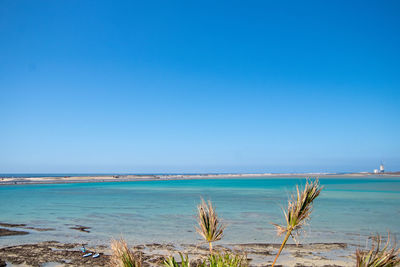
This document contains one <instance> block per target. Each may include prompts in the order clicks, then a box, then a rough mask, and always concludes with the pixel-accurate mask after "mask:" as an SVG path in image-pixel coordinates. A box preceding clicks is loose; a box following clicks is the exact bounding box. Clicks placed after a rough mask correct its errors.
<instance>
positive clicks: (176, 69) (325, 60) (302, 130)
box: [0, 0, 400, 173]
mask: <svg viewBox="0 0 400 267" xmlns="http://www.w3.org/2000/svg"><path fill="white" fill-rule="evenodd" d="M399 14H400V2H399V1H380V0H379V1H378V0H377V1H293V2H292V1H219V2H218V3H216V1H179V2H178V1H101V0H96V1H82V0H79V1H75V0H65V1H61V0H60V1H40V0H36V1H31V0H29V1H15V0H2V1H0V173H5V172H75V173H76V172H134V173H138V172H147V173H148V172H151V173H154V172H260V171H262V172H264V171H266V172H269V171H271V172H282V171H303V172H305V171H364V170H365V171H367V170H368V171H370V170H372V169H373V168H376V167H377V165H378V164H379V163H380V161H381V160H383V161H384V163H385V164H386V167H387V169H389V170H400V15H399Z"/></svg>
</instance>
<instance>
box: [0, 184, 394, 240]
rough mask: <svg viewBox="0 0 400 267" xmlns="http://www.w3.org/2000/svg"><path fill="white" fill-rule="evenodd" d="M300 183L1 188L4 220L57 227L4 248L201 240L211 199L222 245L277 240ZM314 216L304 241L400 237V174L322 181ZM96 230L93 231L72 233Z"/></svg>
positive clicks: (33, 233) (0, 212)
mask: <svg viewBox="0 0 400 267" xmlns="http://www.w3.org/2000/svg"><path fill="white" fill-rule="evenodd" d="M304 181H305V180H304V179H300V178H256V179H254V178H243V179H242V178H241V179H210V180H181V181H139V182H116V183H79V184H51V185H7V186H0V203H1V205H0V222H6V223H25V224H27V225H28V226H33V227H41V228H55V229H56V230H54V231H47V232H37V231H35V230H28V231H29V232H31V234H30V235H25V236H10V237H0V246H5V245H14V244H21V243H27V242H37V241H47V240H56V241H60V242H79V243H89V244H93V245H98V244H109V240H110V239H111V238H113V237H114V238H118V237H119V236H120V235H123V236H124V237H125V238H126V239H127V240H128V241H129V242H130V243H152V242H157V243H169V242H171V243H176V244H178V243H197V242H199V241H200V239H199V238H198V236H197V234H196V231H195V228H194V225H195V213H196V205H197V204H198V203H199V200H200V197H203V198H205V199H211V200H212V201H213V203H214V204H215V205H216V207H217V211H218V214H219V215H220V216H221V217H222V218H223V220H224V222H225V223H226V224H227V225H228V227H227V229H226V231H225V236H224V239H223V242H222V243H275V242H276V243H278V242H279V241H280V240H281V238H278V237H276V236H275V230H274V227H273V226H272V225H271V224H270V222H275V223H282V222H283V214H282V209H281V208H282V207H284V206H286V203H287V198H288V195H289V193H290V191H291V190H293V189H294V187H295V185H296V184H298V183H304ZM320 181H321V184H322V185H324V186H325V189H324V190H323V192H322V194H321V196H320V197H319V198H318V199H317V200H316V202H315V205H314V212H313V214H312V219H311V220H310V223H309V225H308V226H307V227H305V228H304V230H305V233H303V235H302V236H301V238H300V241H301V242H347V243H353V244H364V243H365V240H366V237H367V236H368V235H370V234H375V233H377V232H379V233H383V234H385V233H387V231H390V232H391V233H393V234H395V235H397V239H399V237H400V223H399V221H400V177H395V178H362V179H361V178H323V179H321V180H320ZM75 225H83V226H88V227H91V232H90V233H82V232H78V231H76V230H72V229H69V227H71V226H75Z"/></svg>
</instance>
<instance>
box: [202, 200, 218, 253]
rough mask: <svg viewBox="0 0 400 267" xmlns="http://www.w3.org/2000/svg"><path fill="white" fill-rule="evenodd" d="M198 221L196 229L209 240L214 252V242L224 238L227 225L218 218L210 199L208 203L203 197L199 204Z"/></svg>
mask: <svg viewBox="0 0 400 267" xmlns="http://www.w3.org/2000/svg"><path fill="white" fill-rule="evenodd" d="M197 222H198V225H199V227H196V231H197V232H198V233H199V234H200V235H201V236H202V237H203V238H204V240H205V241H206V242H208V245H209V248H210V253H211V254H212V242H215V241H218V240H220V239H221V238H222V236H223V233H224V229H225V226H224V225H223V224H222V223H221V222H220V220H219V219H218V216H217V213H216V212H215V208H214V207H213V205H212V203H211V201H210V200H209V201H208V203H206V202H205V201H204V199H201V203H200V204H199V205H198V206H197Z"/></svg>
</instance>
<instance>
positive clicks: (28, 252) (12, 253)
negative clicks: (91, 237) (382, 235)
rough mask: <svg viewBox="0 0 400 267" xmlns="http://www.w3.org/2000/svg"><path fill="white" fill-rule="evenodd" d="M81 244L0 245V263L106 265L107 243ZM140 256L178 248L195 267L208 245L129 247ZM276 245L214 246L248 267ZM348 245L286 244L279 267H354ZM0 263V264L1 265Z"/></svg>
mask: <svg viewBox="0 0 400 267" xmlns="http://www.w3.org/2000/svg"><path fill="white" fill-rule="evenodd" d="M81 246H82V244H78V243H69V244H64V243H60V242H57V241H45V242H39V243H34V244H24V245H17V246H8V247H3V248H0V262H1V260H2V261H4V262H5V263H8V264H12V265H17V266H33V267H40V266H70V267H75V266H76V267H77V266H109V261H110V253H111V252H110V249H109V247H107V246H97V247H86V249H87V252H92V253H99V254H100V257H98V258H93V257H91V256H89V257H83V254H84V253H82V252H81V251H80V248H81ZM132 248H133V249H134V250H136V251H138V253H141V254H142V255H143V259H144V264H143V266H162V265H163V261H164V259H165V258H166V257H168V256H171V255H173V256H177V255H178V252H179V251H182V252H184V253H187V254H188V255H189V256H190V259H191V260H192V262H193V266H196V262H199V259H201V258H204V257H206V255H207V253H208V248H207V247H206V246H199V245H194V244H182V245H174V244H157V243H152V244H144V245H136V246H133V247H132ZM278 248H279V244H232V245H224V246H216V247H215V250H216V251H219V252H226V251H230V252H234V253H240V254H245V255H246V256H247V258H248V260H249V264H250V266H268V265H270V264H271V263H272V260H273V257H274V256H275V253H276V252H277V250H278ZM353 262H354V261H353V258H352V255H351V254H349V251H348V245H347V244H343V243H330V244H327V243H315V244H303V245H298V246H296V245H288V246H287V248H286V250H285V251H284V253H283V254H282V258H280V262H279V264H280V266H293V267H300V266H325V267H328V266H331V267H333V266H353V265H354V263H353ZM49 264H50V265H49ZM0 266H1V265H0ZM6 266H7V265H6Z"/></svg>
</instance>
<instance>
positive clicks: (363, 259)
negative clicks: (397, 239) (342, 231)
mask: <svg viewBox="0 0 400 267" xmlns="http://www.w3.org/2000/svg"><path fill="white" fill-rule="evenodd" d="M356 266H357V267H392V266H400V248H396V243H393V244H390V234H388V238H387V241H386V243H385V245H384V246H383V247H382V238H381V236H380V235H376V236H375V237H373V238H372V245H371V249H370V250H368V251H366V250H359V249H357V251H356Z"/></svg>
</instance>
